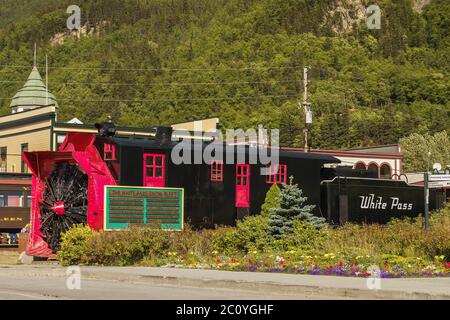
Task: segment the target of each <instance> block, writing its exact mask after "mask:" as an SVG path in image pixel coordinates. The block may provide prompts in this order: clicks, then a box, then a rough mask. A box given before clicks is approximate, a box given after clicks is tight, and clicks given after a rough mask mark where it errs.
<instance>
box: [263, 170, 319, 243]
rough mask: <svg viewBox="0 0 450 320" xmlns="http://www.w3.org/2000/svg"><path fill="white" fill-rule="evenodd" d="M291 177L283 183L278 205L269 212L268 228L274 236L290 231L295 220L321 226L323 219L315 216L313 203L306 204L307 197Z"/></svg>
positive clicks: (277, 237) (279, 236) (278, 237)
mask: <svg viewBox="0 0 450 320" xmlns="http://www.w3.org/2000/svg"><path fill="white" fill-rule="evenodd" d="M292 180H293V177H292V176H291V177H290V178H289V184H284V185H283V187H282V189H281V193H280V196H279V197H280V200H279V201H280V207H279V208H272V209H271V210H270V212H269V230H270V233H271V234H272V235H273V236H274V237H275V238H276V239H280V238H281V237H282V236H284V235H289V234H291V233H292V229H293V224H294V221H296V220H302V221H304V222H305V223H307V224H310V225H312V226H314V227H321V226H323V225H324V224H325V219H323V218H319V217H316V216H315V215H314V214H313V213H312V210H313V209H314V207H315V206H314V205H306V204H305V203H306V201H307V200H308V199H307V197H302V190H301V189H299V188H298V185H296V184H292Z"/></svg>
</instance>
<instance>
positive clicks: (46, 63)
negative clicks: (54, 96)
mask: <svg viewBox="0 0 450 320" xmlns="http://www.w3.org/2000/svg"><path fill="white" fill-rule="evenodd" d="M45 104H46V105H47V106H48V61H47V55H45Z"/></svg>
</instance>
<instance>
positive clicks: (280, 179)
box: [266, 164, 287, 184]
mask: <svg viewBox="0 0 450 320" xmlns="http://www.w3.org/2000/svg"><path fill="white" fill-rule="evenodd" d="M267 168H268V170H269V174H268V175H266V182H267V183H278V184H285V183H286V176H287V165H285V164H275V165H268V166H267Z"/></svg>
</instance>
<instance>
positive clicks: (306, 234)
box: [281, 220, 330, 251]
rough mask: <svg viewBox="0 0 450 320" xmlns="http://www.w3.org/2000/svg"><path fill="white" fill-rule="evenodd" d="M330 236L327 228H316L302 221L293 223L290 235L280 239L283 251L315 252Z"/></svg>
mask: <svg viewBox="0 0 450 320" xmlns="http://www.w3.org/2000/svg"><path fill="white" fill-rule="evenodd" d="M329 236H330V233H329V230H328V229H327V228H316V227H314V226H312V225H311V224H309V223H305V222H304V221H302V220H297V221H294V223H293V228H292V233H291V234H289V235H286V236H285V237H283V238H282V239H281V242H282V245H283V248H284V249H285V250H291V249H300V250H301V251H317V250H319V249H321V248H322V246H323V243H324V241H325V240H326V239H328V238H329Z"/></svg>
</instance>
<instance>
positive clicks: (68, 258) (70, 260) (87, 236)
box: [57, 225, 93, 265]
mask: <svg viewBox="0 0 450 320" xmlns="http://www.w3.org/2000/svg"><path fill="white" fill-rule="evenodd" d="M92 237H93V231H92V230H91V229H90V228H89V227H88V226H83V225H75V226H73V227H72V228H71V229H69V230H68V231H67V232H65V233H64V234H63V235H62V236H61V248H60V251H58V254H57V256H58V259H59V260H60V261H61V263H62V264H63V265H73V264H79V263H80V262H81V260H82V257H83V256H84V255H85V254H86V252H87V250H88V248H89V242H90V241H91V239H92Z"/></svg>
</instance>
